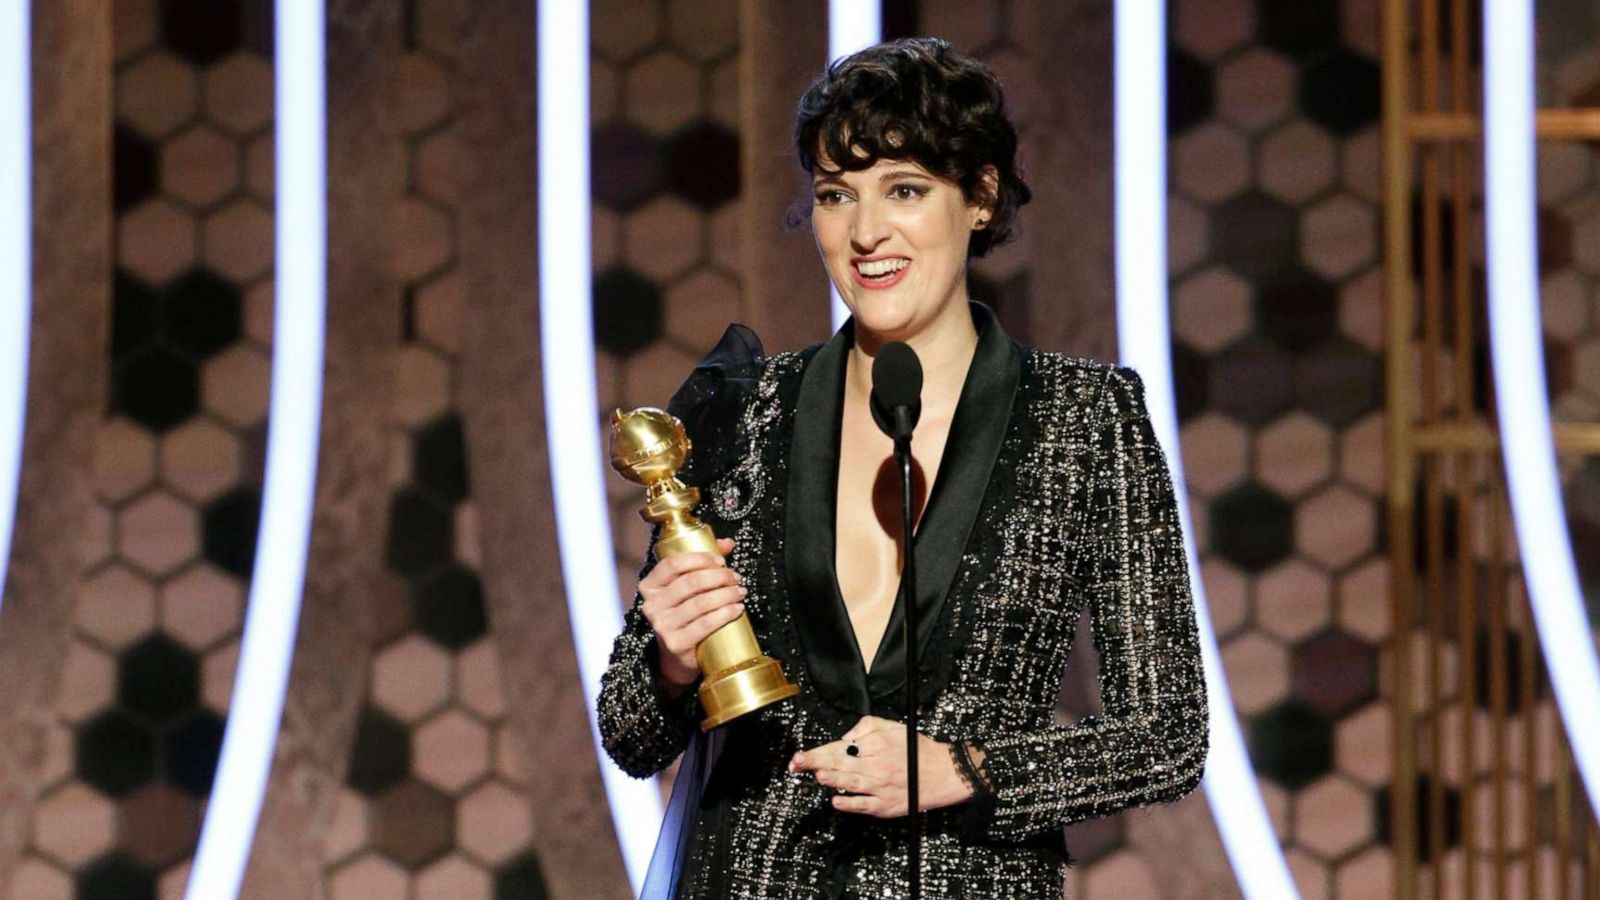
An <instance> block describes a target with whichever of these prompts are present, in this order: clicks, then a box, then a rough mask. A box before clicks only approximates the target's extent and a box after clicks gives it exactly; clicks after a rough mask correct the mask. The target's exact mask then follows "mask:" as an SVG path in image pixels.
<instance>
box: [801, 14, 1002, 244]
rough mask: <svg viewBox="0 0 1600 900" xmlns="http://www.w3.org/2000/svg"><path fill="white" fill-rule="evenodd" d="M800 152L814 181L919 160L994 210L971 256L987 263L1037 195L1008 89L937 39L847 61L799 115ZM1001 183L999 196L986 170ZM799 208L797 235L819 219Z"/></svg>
mask: <svg viewBox="0 0 1600 900" xmlns="http://www.w3.org/2000/svg"><path fill="white" fill-rule="evenodd" d="M794 145H795V152H796V154H797V155H798V156H799V159H800V165H801V166H802V167H804V168H805V170H806V173H807V174H808V175H815V174H816V173H817V170H818V169H819V168H823V170H824V171H827V172H832V171H837V169H831V168H825V167H823V166H822V163H821V160H820V157H822V156H825V157H826V158H827V161H828V163H829V164H830V165H832V166H837V167H839V168H842V169H845V170H848V171H852V172H857V171H860V170H862V169H868V168H871V167H872V165H873V164H874V163H876V162H877V161H878V160H879V159H895V160H910V161H912V162H915V163H917V164H918V165H920V166H922V167H923V168H924V169H927V170H928V171H929V172H930V173H932V174H933V175H935V176H937V177H940V178H944V179H946V180H948V181H952V182H954V183H955V184H957V185H958V186H960V188H961V193H962V196H963V197H964V198H965V199H966V201H967V202H968V203H979V204H981V205H982V206H984V207H986V208H988V209H989V210H990V216H989V221H988V224H987V225H985V226H984V227H983V228H979V229H976V230H974V231H973V232H972V237H971V238H970V239H969V241H968V243H967V256H968V257H969V258H971V257H981V256H984V255H986V254H987V253H988V252H989V250H990V249H992V248H993V247H995V246H997V245H999V244H1002V243H1004V242H1005V241H1007V240H1008V239H1010V238H1011V237H1012V236H1013V235H1014V234H1015V233H1016V219H1017V212H1018V211H1019V210H1020V209H1021V208H1022V205H1023V204H1025V203H1027V202H1028V201H1029V200H1030V199H1031V198H1032V197H1033V192H1032V191H1031V190H1029V189H1028V185H1027V184H1026V183H1025V182H1024V181H1023V180H1022V173H1021V171H1020V170H1019V169H1018V168H1017V129H1016V127H1015V126H1013V125H1012V124H1011V120H1010V119H1009V118H1007V116H1006V109H1005V93H1004V91H1003V90H1002V89H1001V86H1000V79H999V78H997V77H995V74H994V71H993V70H991V69H990V68H989V67H988V66H986V65H984V64H983V63H982V62H980V61H978V60H976V59H973V58H972V57H970V56H967V55H965V54H962V53H959V52H957V51H955V50H953V49H951V47H950V42H949V41H946V40H943V39H942V38H936V37H913V38H900V39H899V40H894V41H887V42H885V43H882V44H877V45H875V46H872V47H868V48H866V49H865V50H861V51H859V52H857V53H853V54H851V55H850V56H846V57H843V58H841V59H839V60H837V61H835V62H834V63H833V64H832V65H830V66H828V70H827V71H826V72H825V73H823V74H822V75H821V76H819V77H818V78H817V79H816V81H814V82H812V84H811V86H810V87H809V88H807V89H806V92H805V95H804V96H802V97H801V98H800V103H799V105H798V106H797V107H796V109H795V121H794ZM985 166H994V168H995V173H996V175H997V176H998V177H997V179H996V186H995V188H994V189H993V190H992V191H991V190H990V189H989V188H988V186H987V184H986V183H985V181H984V180H983V168H984V167H985ZM810 214H811V204H810V201H809V199H807V200H806V201H804V202H803V203H797V204H796V207H795V211H794V212H793V213H792V214H791V215H790V217H789V220H790V224H791V225H799V224H800V223H801V222H803V221H805V220H806V219H808V218H809V217H810Z"/></svg>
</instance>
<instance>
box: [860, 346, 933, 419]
mask: <svg viewBox="0 0 1600 900" xmlns="http://www.w3.org/2000/svg"><path fill="white" fill-rule="evenodd" d="M897 406H904V407H907V408H909V410H910V413H911V415H910V421H911V424H912V425H913V426H914V425H916V422H917V419H919V418H920V417H921V416H922V361H921V360H920V359H918V358H917V351H915V350H912V349H911V348H910V347H909V346H907V345H906V344H905V343H904V342H902V341H894V342H892V343H888V344H884V345H883V347H882V348H881V349H879V350H878V356H877V358H876V359H874V360H873V361H872V418H873V420H874V421H876V422H877V423H878V427H879V428H881V429H883V431H884V433H886V434H890V435H893V433H894V432H893V428H892V426H891V425H890V422H892V421H893V419H892V417H891V416H890V415H889V411H890V410H893V409H894V408H895V407H897Z"/></svg>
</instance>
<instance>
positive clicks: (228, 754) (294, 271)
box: [184, 0, 328, 900]
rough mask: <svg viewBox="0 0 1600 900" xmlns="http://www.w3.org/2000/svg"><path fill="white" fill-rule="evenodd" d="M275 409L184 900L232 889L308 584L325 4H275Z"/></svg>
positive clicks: (241, 868)
mask: <svg viewBox="0 0 1600 900" xmlns="http://www.w3.org/2000/svg"><path fill="white" fill-rule="evenodd" d="M275 28H276V34H275V37H274V40H275V42H276V43H275V46H276V52H275V58H274V67H275V69H274V78H275V80H276V113H275V115H276V128H277V141H276V145H277V149H276V153H275V157H276V159H275V164H276V172H277V192H276V193H277V209H276V220H275V222H274V232H275V233H274V240H275V241H276V242H277V245H276V255H277V259H276V263H275V265H276V269H275V279H276V284H277V288H276V293H275V296H274V298H273V303H274V309H273V346H272V405H271V409H270V414H269V419H268V423H269V426H268V429H267V459H266V481H265V483H264V486H263V489H262V511H261V526H260V533H259V535H258V536H257V540H256V555H255V566H254V569H253V571H252V572H251V578H250V605H249V609H248V611H247V614H246V618H245V623H244V637H243V639H242V647H241V651H240V654H239V668H238V672H237V673H236V675H235V680H234V687H233V698H232V700H231V701H230V703H229V706H228V727H227V731H226V733H225V735H224V737H223V741H222V755H221V759H220V761H219V762H218V765H217V775H216V782H215V786H214V787H213V788H212V791H211V800H210V803H209V805H208V806H207V808H206V821H205V827H204V828H203V829H202V831H201V833H200V846H199V849H198V850H197V851H196V853H195V861H194V869H193V872H192V873H191V874H190V876H189V886H188V889H187V891H186V892H185V895H184V896H185V897H186V898H187V900H231V898H235V897H237V896H238V894H239V885H240V882H241V881H242V880H243V878H244V872H245V865H246V864H247V863H248V862H249V859H250V847H251V844H252V842H253V840H254V837H255V830H256V821H257V819H258V818H259V817H260V814H261V802H262V798H263V797H264V796H265V795H266V790H267V778H268V775H269V774H270V772H271V768H272V754H273V749H274V746H275V745H276V743H277V740H278V723H279V721H280V719H281V718H282V715H283V699H284V692H285V689H286V688H287V686H288V681H289V664H290V660H291V659H292V657H293V655H294V639H295V631H296V629H297V628H298V626H299V620H300V597H301V590H302V588H303V587H304V584H305V570H306V553H307V550H308V545H309V540H310V536H311V510H312V502H313V499H314V497H315V493H316V484H317V441H318V437H319V434H320V427H321V416H322V368H323V340H324V330H325V319H326V295H327V271H328V266H327V249H328V242H327V194H328V192H327V127H326V91H325V85H324V82H323V72H324V56H325V44H324V39H323V38H324V20H323V3H322V0H278V3H277V18H276V22H275Z"/></svg>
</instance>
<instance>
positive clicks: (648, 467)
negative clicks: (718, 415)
mask: <svg viewBox="0 0 1600 900" xmlns="http://www.w3.org/2000/svg"><path fill="white" fill-rule="evenodd" d="M691 448H692V444H691V442H690V440H689V435H688V433H687V432H686V431H685V430H684V428H683V423H682V422H680V421H678V419H677V417H675V416H673V415H672V414H671V413H668V412H666V411H665V410H661V409H656V408H655V407H651V406H642V407H639V408H638V409H635V410H632V411H631V412H626V413H624V412H623V411H622V410H620V409H617V410H613V411H612V413H611V467H612V468H614V469H616V470H617V471H618V472H619V473H621V475H622V477H624V478H626V479H628V480H629V481H632V482H634V483H636V484H642V485H644V486H645V505H644V509H642V510H640V511H639V515H640V516H642V517H644V519H645V520H646V521H648V522H654V523H657V524H659V525H660V526H661V534H660V536H659V537H658V538H657V539H656V558H657V559H666V558H667V557H669V556H675V555H677V554H679V553H716V552H718V551H717V536H716V534H715V533H714V532H712V530H711V527H710V526H709V525H707V524H705V523H704V522H702V521H700V520H699V519H697V518H695V517H694V515H693V514H692V510H693V509H694V506H695V504H696V503H698V502H700V489H699V488H693V487H689V486H687V485H685V484H684V483H683V482H682V481H679V480H678V477H677V475H678V470H679V469H681V468H683V464H684V462H685V461H686V460H687V459H688V458H689V451H690V449H691ZM695 657H696V659H698V660H699V662H700V674H701V677H700V708H701V709H702V710H704V712H705V718H704V719H702V720H701V722H700V727H701V729H703V730H705V731H710V730H711V729H713V728H716V727H717V726H719V725H724V724H726V723H728V722H731V721H733V720H734V719H736V718H738V717H739V716H742V715H744V714H745V713H748V712H754V711H755V710H758V709H760V708H762V707H764V706H767V705H769V704H773V703H777V702H778V701H780V700H784V699H787V698H789V697H793V696H794V695H795V694H797V693H799V692H800V689H799V688H798V687H796V686H795V685H793V684H791V683H790V682H789V680H788V679H787V678H785V677H784V675H783V669H782V667H780V666H779V665H778V661H777V660H775V659H772V658H771V657H769V656H767V655H766V654H764V653H762V652H761V646H760V644H758V643H756V633H755V629H754V628H752V627H751V625H750V617H749V616H748V615H747V614H744V613H741V614H740V615H739V618H737V619H734V620H733V621H732V622H729V623H728V624H726V625H724V626H722V627H721V628H718V629H717V630H716V631H714V632H712V633H711V634H710V635H708V636H707V637H706V639H705V640H703V641H701V642H700V646H699V647H697V648H695Z"/></svg>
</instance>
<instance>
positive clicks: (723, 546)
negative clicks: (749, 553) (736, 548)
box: [717, 538, 733, 557]
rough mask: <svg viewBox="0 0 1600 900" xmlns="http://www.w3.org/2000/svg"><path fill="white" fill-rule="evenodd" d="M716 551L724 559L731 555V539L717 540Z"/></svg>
mask: <svg viewBox="0 0 1600 900" xmlns="http://www.w3.org/2000/svg"><path fill="white" fill-rule="evenodd" d="M717 549H718V550H719V551H721V553H722V555H723V556H724V557H726V556H728V555H729V554H731V553H733V538H717Z"/></svg>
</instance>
